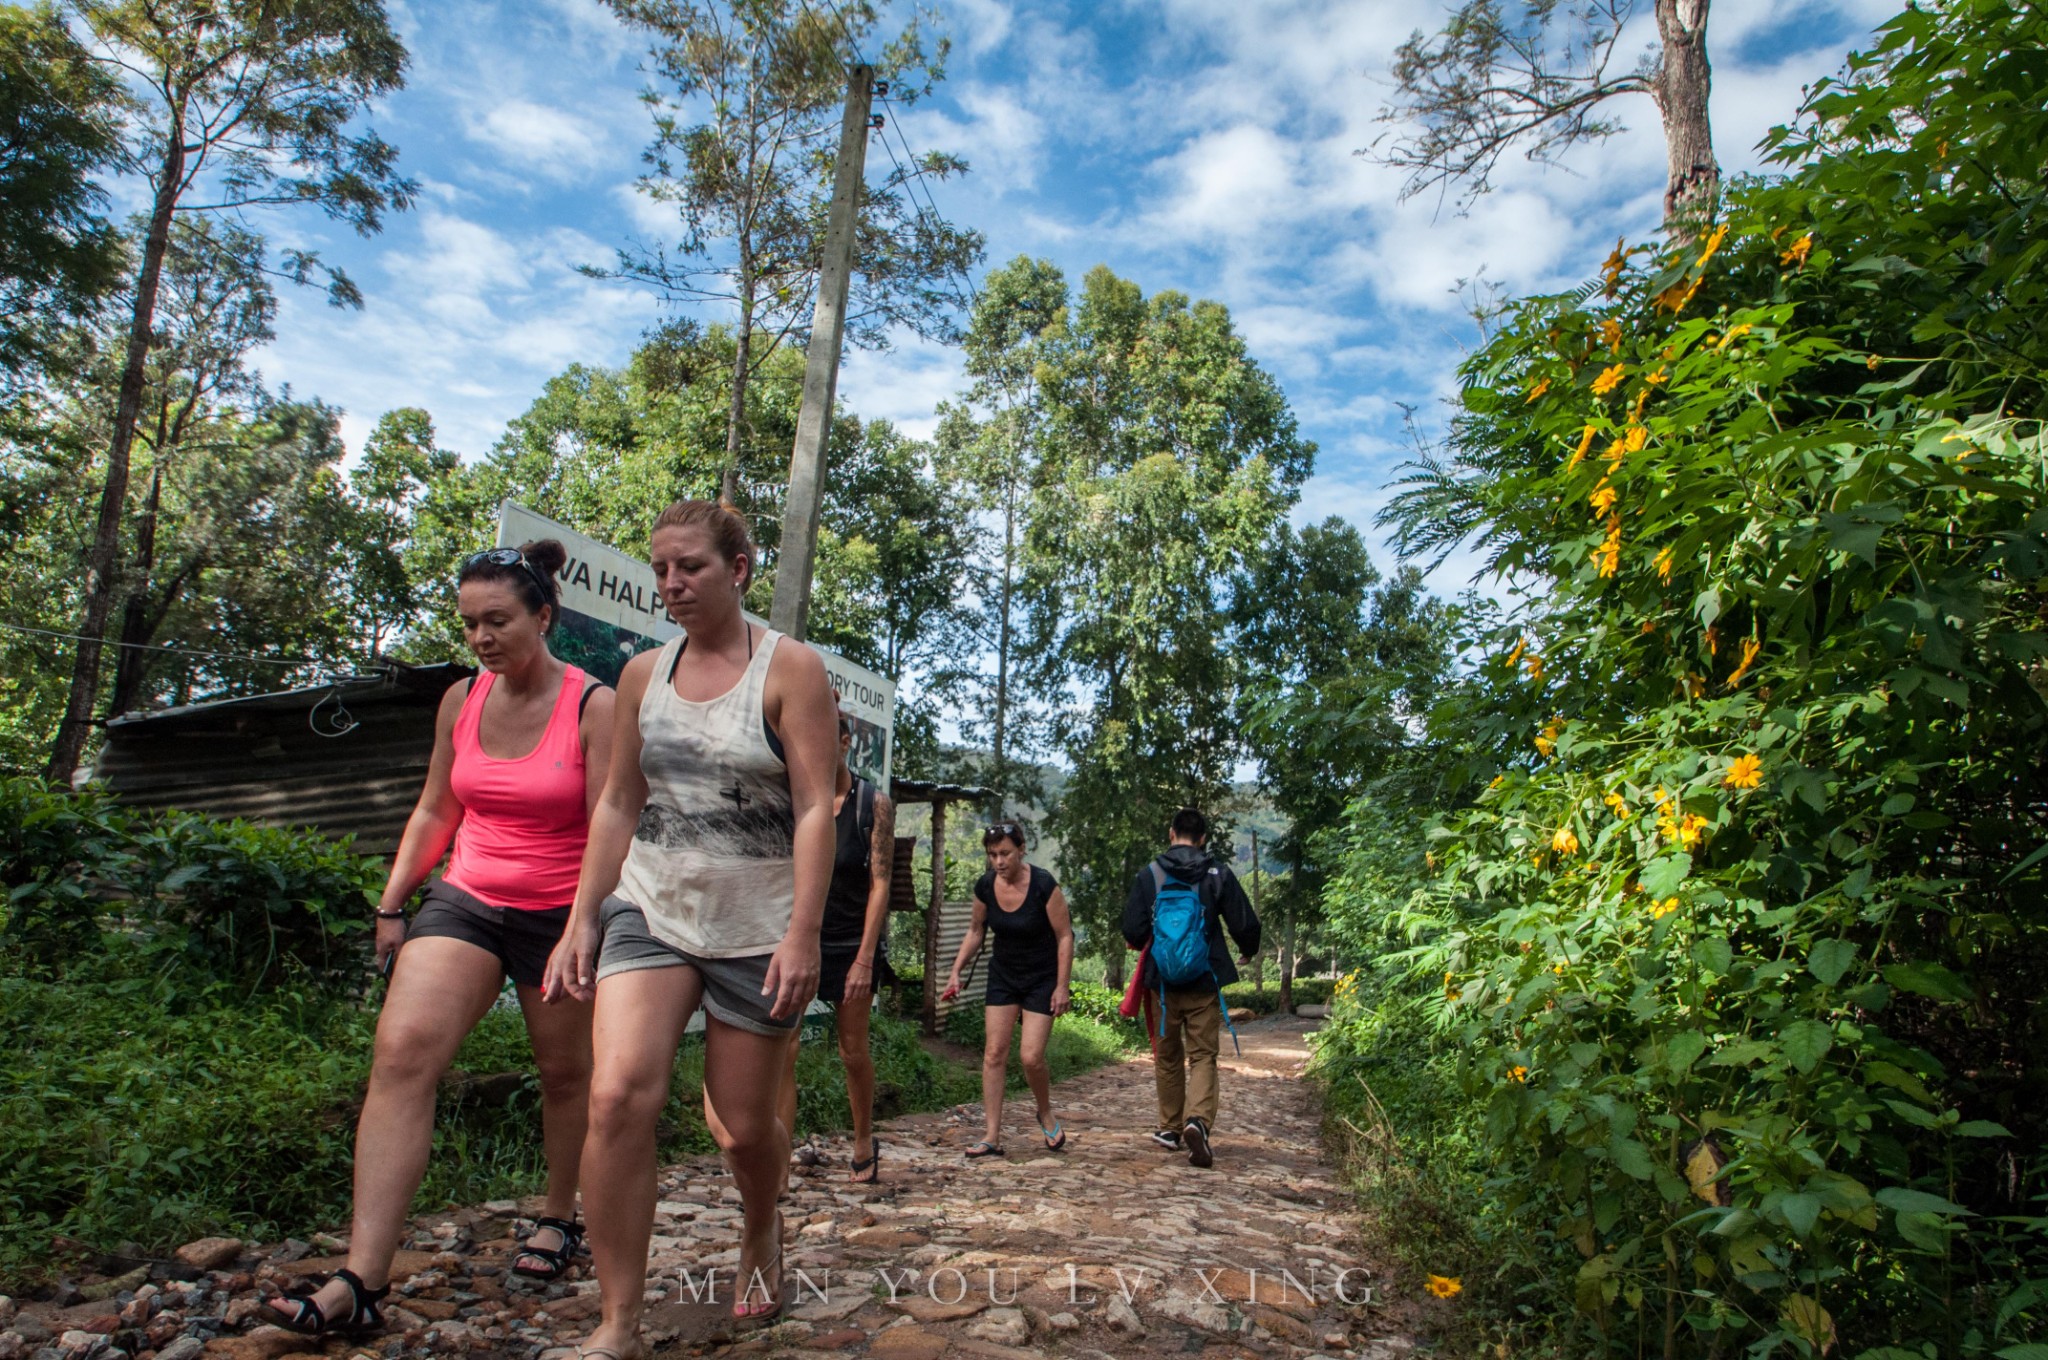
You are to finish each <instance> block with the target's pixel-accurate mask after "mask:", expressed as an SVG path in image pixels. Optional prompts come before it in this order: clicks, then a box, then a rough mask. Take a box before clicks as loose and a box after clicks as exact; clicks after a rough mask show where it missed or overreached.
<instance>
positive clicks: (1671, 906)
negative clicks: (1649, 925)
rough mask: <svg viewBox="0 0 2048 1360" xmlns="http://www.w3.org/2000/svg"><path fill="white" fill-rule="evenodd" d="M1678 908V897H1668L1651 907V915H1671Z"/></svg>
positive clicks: (1654, 916) (1656, 916)
mask: <svg viewBox="0 0 2048 1360" xmlns="http://www.w3.org/2000/svg"><path fill="white" fill-rule="evenodd" d="M1677 910H1678V899H1677V898H1675V897H1667V898H1665V899H1664V900H1663V901H1662V902H1659V903H1657V904H1656V905H1655V906H1653V907H1651V908H1650V916H1651V917H1652V919H1656V918H1659V917H1664V916H1669V915H1670V914H1671V913H1672V912H1674V911H1677Z"/></svg>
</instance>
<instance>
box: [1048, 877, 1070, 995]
mask: <svg viewBox="0 0 2048 1360" xmlns="http://www.w3.org/2000/svg"><path fill="white" fill-rule="evenodd" d="M1045 919H1046V920H1047V921H1048V922H1050V923H1051V924H1052V934H1053V938H1054V939H1056V940H1058V941H1059V946H1060V972H1059V979H1058V981H1056V982H1054V983H1053V988H1052V1013H1053V1014H1054V1015H1062V1014H1065V1013H1066V1009H1067V1005H1068V1003H1069V1001H1070V1000H1071V998H1072V993H1071V992H1069V991H1068V990H1067V983H1068V981H1069V979H1071V978H1072V977H1073V975H1074V918H1073V915H1072V913H1070V912H1069V911H1068V910H1067V895H1066V894H1065V893H1064V892H1062V891H1061V890H1060V889H1058V888H1054V889H1053V890H1052V896H1051V897H1048V898H1047V899H1046V900H1045Z"/></svg>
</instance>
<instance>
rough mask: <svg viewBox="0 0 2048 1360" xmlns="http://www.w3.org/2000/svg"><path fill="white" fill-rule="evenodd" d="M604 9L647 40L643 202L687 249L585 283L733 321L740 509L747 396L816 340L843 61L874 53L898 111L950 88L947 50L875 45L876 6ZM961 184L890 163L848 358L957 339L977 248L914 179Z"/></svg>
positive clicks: (656, 4) (910, 41) (897, 42)
mask: <svg viewBox="0 0 2048 1360" xmlns="http://www.w3.org/2000/svg"><path fill="white" fill-rule="evenodd" d="M605 3H606V4H607V5H608V6H609V7H610V8H611V10H612V11H613V12H614V13H615V14H617V15H618V16H619V18H620V19H621V20H623V21H624V22H626V23H627V24H629V25H631V26H632V27H633V28H635V29H637V30H639V31H641V32H642V33H644V34H645V35H646V37H647V40H648V44H649V49H648V62H649V70H650V72H651V74H652V76H653V77H654V82H653V83H652V84H650V85H649V87H648V88H647V90H646V91H645V93H644V94H643V95H642V99H643V101H644V102H645V103H646V104H647V106H648V108H649V109H650V110H652V112H653V116H654V138H653V140H652V141H651V142H650V143H649V144H648V147H647V150H646V153H645V155H644V157H643V159H644V161H645V164H646V166H647V172H646V173H645V174H643V175H642V176H641V177H640V180H639V190H640V192H641V193H643V194H646V195H647V196H648V197H649V198H651V199H652V200H654V201H655V202H656V203H659V204H663V205H667V206H669V207H672V208H673V209H674V210H675V212H676V216H677V228H678V232H677V236H676V238H675V239H674V241H673V242H655V243H651V244H647V243H641V242H634V243H632V244H630V245H628V246H627V247H625V248H623V249H621V250H620V251H619V252H618V258H617V260H616V262H615V264H614V265H613V266H611V267H609V268H606V269H592V270H590V271H589V272H592V273H595V274H599V275H601V276H609V277H614V278H623V279H629V280H633V281H636V282H640V283H644V284H647V285H649V286H651V287H653V288H654V289H655V290H656V291H658V292H659V293H660V294H661V295H662V296H663V297H664V298H665V299H667V300H668V301H670V302H672V303H677V304H683V305H687V306H693V307H694V306H704V305H709V306H711V307H713V308H715V309H719V310H724V311H728V312H729V313H730V322H731V326H732V333H733V335H734V338H735V347H734V352H733V356H732V368H731V370H730V373H729V382H728V387H727V400H726V407H725V420H726V424H725V473H724V476H723V478H722V482H723V488H724V492H725V494H726V496H727V497H728V498H729V499H732V500H734V501H735V502H738V501H739V500H740V499H741V481H740V475H739V469H740V468H741V466H742V465H743V464H744V463H745V462H746V455H747V442H748V437H749V433H750V430H749V426H748V421H747V416H748V412H749V406H748V402H747V387H748V384H749V383H751V382H752V381H754V380H755V379H756V377H757V376H759V374H760V373H761V371H762V369H763V367H764V366H765V365H767V364H769V363H770V362H772V361H773V360H774V358H775V356H776V355H777V354H779V353H781V352H782V351H783V349H784V348H785V347H789V346H792V345H801V344H802V343H803V342H804V340H805V339H806V337H807V335H808V329H809V326H810V320H811V313H812V308H813V304H814V301H815V295H816V293H817V275H818V269H819V263H820V260H821V258H822V252H823V244H824V235H825V221H826V208H827V205H828V204H829V202H830V200H831V194H832V175H833V166H834V162H835V153H836V150H837V145H838V137H839V128H840V123H841V103H842V100H843V98H844V97H845V94H846V82H847V66H848V62H849V61H850V60H853V59H854V58H855V56H856V54H857V53H859V52H861V51H863V50H864V49H865V48H867V47H870V46H872V47H874V48H875V51H874V54H873V60H874V69H875V74H876V78H877V79H878V80H879V81H881V82H885V83H886V84H887V86H888V88H889V99H890V101H891V102H892V103H893V104H895V105H898V106H902V107H907V106H909V105H911V104H913V103H915V102H916V101H917V100H918V99H919V98H920V97H922V96H923V95H924V94H925V93H927V92H928V91H929V90H930V88H931V87H932V85H933V84H934V83H935V82H936V81H938V80H939V79H941V78H942V76H943V74H944V67H945V57H946V48H947V45H946V43H945V42H944V41H943V40H934V39H932V38H931V37H930V36H929V35H928V34H927V33H926V32H925V31H924V28H923V27H922V25H921V24H920V23H919V22H918V21H916V20H915V19H913V20H912V21H911V22H910V23H909V24H908V25H906V26H905V27H904V28H902V29H901V30H900V31H898V32H897V33H896V34H895V35H894V36H893V37H889V38H887V39H886V40H884V39H882V38H881V36H880V35H879V33H878V31H877V27H878V15H877V10H876V7H875V6H874V5H873V4H871V3H869V2H868V0H844V3H835V4H833V5H832V6H831V16H832V17H831V18H829V19H827V18H825V17H822V16H821V15H820V13H819V11H817V10H815V9H813V8H812V7H811V6H810V5H809V4H806V3H804V0H605ZM882 116H883V117H885V118H886V117H888V116H889V115H888V114H886V113H885V114H883V115H882ZM905 150H906V151H908V144H907V143H906V144H905ZM966 170H967V163H966V162H965V161H964V160H962V159H961V158H960V157H958V156H954V155H949V154H947V153H944V152H939V151H927V152H924V153H922V154H912V155H911V157H910V160H909V163H908V164H905V163H904V162H903V160H902V159H901V158H894V159H892V163H891V165H890V168H889V169H888V170H887V171H886V172H884V173H883V174H881V175H880V176H879V178H878V179H874V178H871V179H870V181H869V182H868V184H867V185H866V186H865V190H864V193H863V195H862V199H861V203H860V216H859V222H858V228H857V231H858V236H857V240H856V245H855V250H854V268H855V274H854V278H853V281H852V290H851V295H850V297H849V299H848V303H847V318H846V335H847V338H848V339H849V340H850V341H851V342H852V343H853V344H855V345H860V346H864V347H868V348H883V347H886V345H887V343H888V339H889V332H890V331H891V330H892V329H893V328H901V329H904V330H907V331H909V332H911V333H913V334H916V335H919V336H924V337H927V338H950V337H951V336H952V334H953V332H954V321H953V317H954V315H955V314H956V311H957V309H958V306H959V302H960V285H961V283H962V282H963V281H964V279H965V277H966V272H967V270H969V269H970V268H972V267H973V266H974V265H975V264H976V263H978V262H979V261H980V259H981V252H982V236H981V233H980V232H978V231H973V230H970V229H966V228H962V227H958V226H955V225H953V224H952V223H950V222H948V221H946V220H945V219H943V218H941V217H939V216H937V215H936V214H935V213H934V212H932V211H930V210H929V207H930V205H929V201H928V195H927V202H926V203H925V205H923V206H920V204H919V202H918V197H917V195H918V193H919V186H917V185H915V184H914V183H913V180H915V179H918V178H922V179H925V180H927V181H933V180H943V179H947V178H950V177H952V176H954V175H959V174H964V173H965V172H966ZM786 450H787V446H786V445H784V446H781V447H780V448H778V450H777V452H779V453H783V454H785V455H786Z"/></svg>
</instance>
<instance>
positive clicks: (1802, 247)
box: [1778, 231, 1813, 269]
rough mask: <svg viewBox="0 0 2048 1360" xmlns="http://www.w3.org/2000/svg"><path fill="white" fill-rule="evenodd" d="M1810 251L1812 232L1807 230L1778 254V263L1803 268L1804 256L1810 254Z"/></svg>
mask: <svg viewBox="0 0 2048 1360" xmlns="http://www.w3.org/2000/svg"><path fill="white" fill-rule="evenodd" d="M1812 253H1813V233H1812V232H1810V231H1809V232H1807V233H1806V235H1804V236H1802V237H1800V238H1799V239H1798V240H1796V241H1794V242H1793V243H1792V244H1791V245H1790V246H1789V247H1787V248H1786V249H1785V251H1784V252H1783V253H1782V254H1780V255H1779V256H1778V263H1779V264H1791V265H1798V266H1799V267H1800V268H1802V269H1804V268H1805V267H1806V257H1807V256H1808V255H1811V254H1812Z"/></svg>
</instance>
